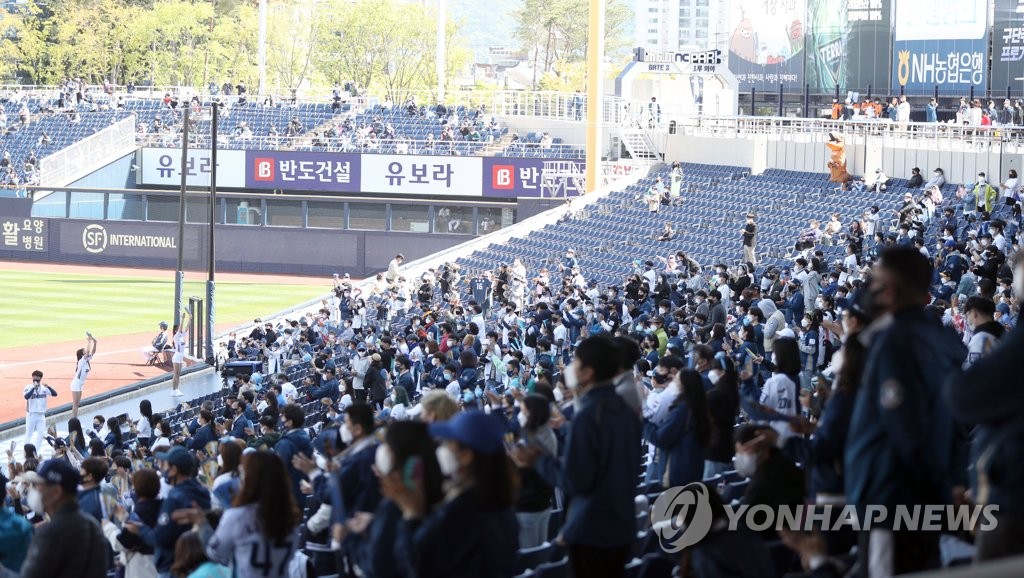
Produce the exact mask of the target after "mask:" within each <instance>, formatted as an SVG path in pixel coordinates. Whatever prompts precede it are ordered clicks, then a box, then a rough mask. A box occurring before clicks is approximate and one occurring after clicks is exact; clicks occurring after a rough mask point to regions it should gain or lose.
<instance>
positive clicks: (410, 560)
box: [395, 388, 640, 578]
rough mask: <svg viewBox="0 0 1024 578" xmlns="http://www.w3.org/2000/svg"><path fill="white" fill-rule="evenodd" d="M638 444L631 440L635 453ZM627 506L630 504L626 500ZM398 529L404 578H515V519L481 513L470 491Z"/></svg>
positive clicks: (507, 512)
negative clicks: (483, 577) (406, 571)
mask: <svg viewBox="0 0 1024 578" xmlns="http://www.w3.org/2000/svg"><path fill="white" fill-rule="evenodd" d="M609 389H610V388H609ZM613 393H614V391H613ZM639 444H640V441H639V439H637V447H638V448H639ZM637 459H639V458H637ZM629 501H630V503H632V501H633V498H632V494H630V496H629ZM634 525H635V523H634ZM398 528H399V529H398V542H397V543H396V544H395V553H396V554H397V555H398V556H400V557H401V559H400V560H399V565H400V566H402V567H405V568H409V569H411V572H410V573H408V574H406V575H411V576H419V577H420V578H458V577H461V576H465V577H466V578H479V577H481V576H489V577H494V578H498V577H503V576H513V575H515V571H516V558H517V551H518V549H519V524H518V523H517V522H516V517H515V514H514V513H513V512H512V510H511V508H510V509H507V510H501V511H497V512H489V511H483V510H481V509H480V505H479V503H478V498H477V493H476V491H475V490H473V489H470V490H467V491H465V492H463V493H461V494H459V495H458V496H456V497H455V498H454V499H452V500H451V501H448V502H444V503H442V504H441V505H440V507H438V508H437V510H435V511H434V513H432V514H430V515H429V516H427V517H426V518H425V519H424V520H423V521H422V522H417V521H403V522H401V523H400V524H399V527H398ZM631 528H632V527H631Z"/></svg>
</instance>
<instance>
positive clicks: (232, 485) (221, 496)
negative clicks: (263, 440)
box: [210, 442, 245, 510]
mask: <svg viewBox="0 0 1024 578" xmlns="http://www.w3.org/2000/svg"><path fill="white" fill-rule="evenodd" d="M244 448H245V446H244V445H243V444H240V443H238V442H226V443H222V444H220V447H219V448H218V450H217V477H216V478H214V479H213V485H212V486H211V488H210V491H211V493H212V495H213V499H212V504H213V507H214V508H215V509H218V510H224V509H227V508H230V507H231V502H232V501H233V500H234V498H235V494H237V493H238V488H239V487H240V486H241V484H242V481H241V479H240V477H239V476H240V473H241V471H240V469H239V464H240V463H241V460H242V450H243V449H244Z"/></svg>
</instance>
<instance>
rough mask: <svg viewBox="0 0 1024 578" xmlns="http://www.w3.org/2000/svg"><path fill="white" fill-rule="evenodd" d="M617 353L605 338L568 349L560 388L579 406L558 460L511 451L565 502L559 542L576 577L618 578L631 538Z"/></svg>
mask: <svg viewBox="0 0 1024 578" xmlns="http://www.w3.org/2000/svg"><path fill="white" fill-rule="evenodd" d="M619 357H620V354H619V352H618V349H617V347H616V345H615V342H614V341H612V340H611V338H609V337H606V336H604V335H598V336H594V337H590V338H587V339H586V340H584V341H583V342H582V343H580V345H579V347H577V348H576V352H575V357H574V358H573V363H572V365H571V366H569V367H566V369H565V372H564V377H565V383H566V386H567V387H568V389H569V390H572V391H573V393H574V395H576V396H578V398H579V401H578V402H574V404H577V405H578V409H576V410H575V411H574V412H573V419H572V427H571V428H570V430H569V436H568V439H567V440H566V449H565V453H564V455H563V457H562V459H561V460H559V459H558V458H556V457H554V456H541V455H540V452H539V451H538V450H535V449H531V448H526V447H519V448H516V449H515V451H514V452H513V454H512V455H513V459H514V460H515V461H516V462H517V464H518V465H519V466H520V467H531V466H532V467H536V469H537V471H538V472H539V473H540V475H541V476H542V477H543V478H544V479H545V480H547V481H548V482H549V483H551V484H552V485H554V486H556V487H559V488H561V489H562V490H563V491H564V492H565V493H566V495H568V496H570V498H569V500H570V501H569V505H568V509H567V511H568V517H567V519H566V521H565V526H564V528H563V531H562V535H563V537H564V539H565V542H566V543H567V544H568V547H569V563H570V566H571V567H572V569H573V574H574V575H575V576H577V578H587V577H590V576H608V577H612V576H621V575H622V574H623V572H624V568H625V563H626V556H627V554H628V552H629V546H630V544H632V543H633V541H634V539H635V532H636V520H635V517H634V504H633V491H634V488H635V487H636V479H637V474H638V473H639V464H640V422H639V420H638V419H637V416H636V414H635V413H633V411H632V410H631V409H630V408H629V406H628V405H627V404H626V402H625V401H623V399H622V397H620V396H619V395H618V394H617V393H616V392H615V388H614V386H613V383H614V382H613V379H614V377H615V375H616V374H617V373H618V371H619V369H618V365H619V364H618V359H619Z"/></svg>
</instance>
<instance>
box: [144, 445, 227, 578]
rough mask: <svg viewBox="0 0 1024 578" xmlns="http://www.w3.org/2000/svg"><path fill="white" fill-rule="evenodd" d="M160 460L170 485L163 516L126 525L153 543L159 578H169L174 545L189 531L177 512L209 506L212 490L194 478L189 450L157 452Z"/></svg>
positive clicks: (149, 543) (162, 510)
mask: <svg viewBox="0 0 1024 578" xmlns="http://www.w3.org/2000/svg"><path fill="white" fill-rule="evenodd" d="M156 459H157V460H158V461H159V462H161V468H162V474H163V478H164V481H165V482H167V484H168V485H170V486H171V489H170V491H169V492H167V497H166V498H165V499H164V501H163V503H162V504H161V505H160V515H159V517H158V518H157V523H156V525H155V526H146V525H143V524H142V523H141V521H134V520H129V521H127V522H125V524H124V528H125V529H126V530H128V531H129V532H131V533H132V534H137V535H139V536H140V537H141V538H142V541H143V542H144V543H146V544H148V545H149V546H151V547H152V548H153V550H154V553H155V555H156V560H155V563H156V569H157V572H158V575H159V576H160V578H170V576H171V566H172V565H173V564H174V562H175V560H174V558H175V555H174V546H175V544H176V543H177V542H178V538H179V537H181V535H182V534H184V533H186V531H187V530H188V528H187V527H185V526H182V525H179V524H178V523H177V521H175V520H174V519H173V517H172V516H173V515H174V512H176V511H178V510H183V509H189V508H194V507H199V508H202V509H204V510H208V509H209V508H210V492H209V491H208V490H207V489H206V488H205V487H203V486H202V485H201V484H200V483H199V482H198V481H196V479H195V475H196V462H195V458H193V457H192V454H190V453H189V451H188V450H186V449H185V448H183V447H181V446H175V447H173V448H171V449H170V450H168V451H166V452H162V453H157V454H156Z"/></svg>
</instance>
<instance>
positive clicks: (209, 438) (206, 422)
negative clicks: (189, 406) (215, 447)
mask: <svg viewBox="0 0 1024 578" xmlns="http://www.w3.org/2000/svg"><path fill="white" fill-rule="evenodd" d="M213 420H214V417H213V412H212V411H210V410H207V409H202V410H199V421H198V424H199V429H197V430H196V433H194V434H191V435H189V433H188V430H182V433H183V434H185V436H186V437H189V438H190V439H189V441H188V449H190V450H193V451H203V450H205V449H206V446H207V445H209V444H210V442H213V441H216V440H217V431H216V430H215V429H214V421H213Z"/></svg>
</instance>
